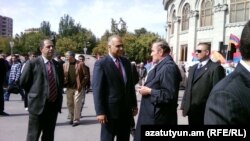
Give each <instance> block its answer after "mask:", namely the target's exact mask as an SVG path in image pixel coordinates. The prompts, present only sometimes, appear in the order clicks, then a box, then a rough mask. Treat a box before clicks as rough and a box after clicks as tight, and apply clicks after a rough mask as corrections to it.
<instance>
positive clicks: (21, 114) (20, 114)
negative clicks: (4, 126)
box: [9, 113, 29, 117]
mask: <svg viewBox="0 0 250 141" xmlns="http://www.w3.org/2000/svg"><path fill="white" fill-rule="evenodd" d="M9 114H10V115H9V116H11V117H13V116H28V115H29V113H19V114H11V113H9Z"/></svg>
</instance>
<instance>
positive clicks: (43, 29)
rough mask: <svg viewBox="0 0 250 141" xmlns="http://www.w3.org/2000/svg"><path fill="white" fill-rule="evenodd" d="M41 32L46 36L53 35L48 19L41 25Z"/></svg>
mask: <svg viewBox="0 0 250 141" xmlns="http://www.w3.org/2000/svg"><path fill="white" fill-rule="evenodd" d="M40 32H42V33H43V34H44V35H45V36H50V35H51V30H50V23H49V22H48V21H47V22H46V21H42V23H41V25H40Z"/></svg>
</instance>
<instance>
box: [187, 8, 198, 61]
mask: <svg viewBox="0 0 250 141" xmlns="http://www.w3.org/2000/svg"><path fill="white" fill-rule="evenodd" d="M198 15H199V11H197V10H195V11H192V10H191V11H190V13H189V29H188V37H189V38H190V39H188V57H187V61H188V62H191V61H192V59H193V56H192V53H194V51H195V48H196V41H197V31H196V29H197V18H198Z"/></svg>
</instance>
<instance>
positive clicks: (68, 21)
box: [59, 14, 81, 37]
mask: <svg viewBox="0 0 250 141" xmlns="http://www.w3.org/2000/svg"><path fill="white" fill-rule="evenodd" d="M80 31H81V25H80V24H79V23H78V24H76V25H75V20H74V19H73V18H72V17H70V16H69V15H67V14H66V15H64V17H61V20H60V23H59V34H60V36H62V37H67V36H72V35H75V34H77V33H79V32H80Z"/></svg>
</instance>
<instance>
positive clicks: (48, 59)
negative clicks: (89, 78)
mask: <svg viewBox="0 0 250 141" xmlns="http://www.w3.org/2000/svg"><path fill="white" fill-rule="evenodd" d="M54 49H55V48H54V45H53V42H52V41H51V40H48V39H45V40H43V41H42V42H41V44H40V51H41V53H42V55H41V56H39V57H37V58H35V59H33V60H30V61H28V62H27V63H26V65H25V67H24V69H23V72H22V75H21V79H20V84H21V86H22V88H24V90H25V91H26V92H27V96H28V109H29V124H28V134H27V141H38V140H39V137H40V134H41V132H42V137H41V140H42V141H53V140H54V130H55V125H56V120H57V115H58V112H61V106H62V89H63V68H62V65H60V64H59V63H58V62H57V61H55V60H53V59H52V57H53V54H54Z"/></svg>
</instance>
